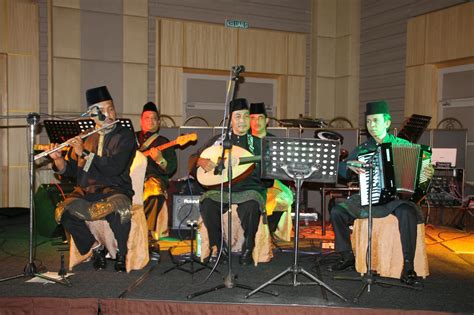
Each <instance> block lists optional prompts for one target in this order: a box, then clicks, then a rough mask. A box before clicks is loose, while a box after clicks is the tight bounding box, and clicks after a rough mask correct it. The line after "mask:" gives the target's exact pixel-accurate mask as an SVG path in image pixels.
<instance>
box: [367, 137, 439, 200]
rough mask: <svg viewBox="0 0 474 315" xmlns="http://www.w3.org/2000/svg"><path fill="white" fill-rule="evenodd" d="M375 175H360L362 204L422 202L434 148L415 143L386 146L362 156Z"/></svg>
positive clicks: (428, 181) (369, 173)
mask: <svg viewBox="0 0 474 315" xmlns="http://www.w3.org/2000/svg"><path fill="white" fill-rule="evenodd" d="M358 160H359V161H361V162H363V163H367V162H370V163H369V164H370V165H371V168H372V172H365V173H362V174H359V184H360V196H361V205H362V206H366V205H368V204H369V195H371V196H372V204H373V205H382V204H385V203H387V202H389V201H390V200H393V199H394V198H400V199H403V200H411V201H413V202H415V203H417V202H418V201H420V200H421V199H422V198H423V196H424V195H425V194H426V192H427V190H428V188H429V184H430V178H428V177H427V176H426V173H425V172H423V171H422V170H423V169H424V168H425V167H426V166H427V165H429V164H430V163H431V148H430V147H428V146H424V145H419V144H412V143H382V144H381V145H380V146H379V147H378V149H377V150H376V151H375V152H368V153H364V154H361V155H359V156H358Z"/></svg>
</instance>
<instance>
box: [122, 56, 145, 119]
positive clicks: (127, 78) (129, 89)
mask: <svg viewBox="0 0 474 315" xmlns="http://www.w3.org/2000/svg"><path fill="white" fill-rule="evenodd" d="M147 80H148V69H147V65H138V64H129V63H124V64H123V113H120V114H141V112H142V107H143V105H144V104H145V103H146V102H147V86H148V81H147Z"/></svg>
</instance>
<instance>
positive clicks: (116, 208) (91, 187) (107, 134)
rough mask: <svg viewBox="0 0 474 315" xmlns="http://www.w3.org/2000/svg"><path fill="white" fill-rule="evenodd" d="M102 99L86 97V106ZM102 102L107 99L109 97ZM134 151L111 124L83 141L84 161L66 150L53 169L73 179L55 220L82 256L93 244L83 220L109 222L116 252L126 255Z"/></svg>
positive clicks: (129, 137) (129, 136) (131, 140)
mask: <svg viewBox="0 0 474 315" xmlns="http://www.w3.org/2000/svg"><path fill="white" fill-rule="evenodd" d="M101 88H105V87H101ZM105 90H106V89H105ZM89 91H91V90H89ZM89 91H88V92H89ZM95 92H97V91H95ZM99 94H100V93H99ZM106 94H107V95H108V92H107V93H106ZM102 97H103V95H102V96H101V95H99V96H97V95H92V96H91V95H88V103H89V105H92V104H95V103H98V102H100V101H103V100H104V99H102ZM97 98H98V99H97ZM106 99H110V100H111V98H110V95H108V98H106ZM135 151H136V142H135V137H134V135H133V132H132V131H131V130H130V129H128V128H125V127H122V126H121V125H120V124H115V125H113V126H111V127H110V129H104V130H102V131H99V132H97V133H95V134H93V135H91V136H89V137H87V139H86V140H85V141H84V152H88V156H87V160H86V159H85V158H84V157H82V156H77V155H76V153H75V152H74V150H73V149H70V150H69V151H68V153H67V155H66V158H65V162H66V164H65V167H64V168H63V169H62V170H55V171H56V172H57V173H58V174H60V175H64V176H67V177H76V178H77V186H76V187H75V189H74V191H73V192H72V193H71V194H70V195H69V196H68V198H66V200H65V201H64V202H63V203H61V204H60V205H58V208H57V209H56V219H57V220H58V221H59V220H60V222H61V223H62V225H63V226H64V228H65V229H66V230H68V231H69V233H71V235H72V237H73V239H74V242H75V244H76V246H77V248H78V250H79V252H80V253H81V254H82V255H85V254H86V253H87V252H88V251H89V250H90V249H91V246H92V245H93V244H94V242H95V241H96V240H95V238H94V236H93V235H92V233H91V232H90V230H89V228H88V227H87V225H86V223H85V221H88V220H99V219H105V220H107V221H108V222H109V224H110V227H111V229H112V231H113V233H114V236H115V238H116V240H117V245H118V251H119V253H120V254H121V255H122V256H125V255H126V253H127V240H128V234H129V232H130V218H131V212H130V211H131V204H132V202H131V201H132V197H133V194H134V192H133V189H132V181H131V178H130V175H129V173H130V166H131V164H132V161H133V158H134V156H135Z"/></svg>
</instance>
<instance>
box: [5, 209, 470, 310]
mask: <svg viewBox="0 0 474 315" xmlns="http://www.w3.org/2000/svg"><path fill="white" fill-rule="evenodd" d="M302 232H303V235H304V236H303V238H302V241H301V251H302V253H301V258H300V265H301V267H303V268H304V269H305V270H307V271H309V272H310V273H312V274H313V275H315V276H317V277H318V279H320V280H321V281H323V282H324V283H325V284H326V285H328V286H329V287H330V288H331V289H334V290H336V291H337V292H339V293H341V294H342V295H343V296H344V297H346V298H347V299H348V300H349V302H344V301H342V300H341V299H340V298H338V297H337V296H335V295H333V294H332V293H330V292H329V291H326V292H323V291H322V290H321V287H320V286H318V285H316V286H314V285H308V286H306V285H305V286H297V287H293V286H285V285H272V286H269V287H267V289H268V290H272V291H277V292H278V293H279V296H278V297H274V296H271V295H267V294H263V293H256V294H255V295H253V296H251V297H250V298H246V297H245V296H246V294H247V293H249V291H248V290H245V289H240V288H232V289H228V288H225V289H221V290H218V291H213V292H210V293H208V294H205V295H202V296H199V297H196V298H194V299H192V300H188V299H187V295H189V294H191V293H194V292H196V291H200V290H202V289H206V288H212V287H213V286H216V285H219V284H222V283H223V280H222V277H223V275H226V274H227V270H228V267H227V265H225V264H221V265H220V266H219V267H218V270H219V271H220V273H215V274H213V275H212V276H211V277H210V278H209V280H208V281H207V282H204V280H205V278H206V276H207V275H208V270H207V269H206V270H202V271H199V272H197V273H195V274H194V276H193V277H192V276H191V275H190V274H188V273H185V272H182V271H179V270H173V271H171V272H169V273H166V274H163V272H164V271H165V270H167V269H168V268H170V267H171V266H173V265H172V262H171V260H170V258H169V256H168V252H167V251H162V260H161V262H160V263H159V264H153V263H150V264H149V265H148V266H146V267H145V268H144V269H143V270H140V271H133V272H131V273H129V274H126V273H116V272H115V271H114V269H113V261H110V262H109V264H108V267H107V269H106V270H102V271H94V270H93V268H92V266H91V264H90V263H83V264H81V265H79V266H78V267H76V268H75V269H74V274H73V275H71V276H70V280H71V283H72V286H71V287H65V286H62V285H59V284H40V283H28V282H26V280H28V278H19V279H14V280H9V281H5V282H0V298H3V299H4V298H14V297H58V298H67V299H77V298H96V299H122V300H130V301H132V300H148V301H172V302H179V303H189V302H193V303H217V304H244V305H245V304H247V305H249V304H264V305H287V306H289V305H304V306H315V307H325V308H327V307H329V308H334V307H344V308H351V309H357V308H363V309H372V310H377V309H392V310H426V311H441V312H462V313H472V312H474V299H473V298H472V297H473V296H474V268H473V266H474V259H473V257H474V255H473V253H474V235H473V233H472V231H460V230H455V229H452V228H447V227H435V226H427V227H426V244H427V250H428V255H429V257H428V259H429V267H430V276H429V277H428V278H427V279H426V280H425V282H424V288H423V290H421V291H414V290H407V289H403V288H397V287H386V286H379V285H375V286H372V288H371V292H370V293H368V292H364V293H363V295H362V297H361V299H360V301H359V302H358V303H357V304H354V303H352V302H351V300H352V297H353V296H354V295H355V294H356V292H357V291H358V290H359V288H360V287H361V285H362V284H361V283H360V282H357V281H340V280H334V279H332V277H333V275H335V274H334V273H330V272H328V271H327V270H326V268H327V265H328V264H329V263H331V262H332V261H333V259H334V258H335V257H334V255H333V254H332V253H331V252H330V251H328V250H321V244H322V243H323V241H324V242H327V241H330V240H331V238H332V233H331V231H329V232H328V235H327V236H326V237H324V238H323V237H322V236H321V233H320V227H319V226H308V227H303V228H302ZM59 240H60V239H50V238H45V237H41V236H37V237H35V244H36V246H35V250H34V253H33V254H34V257H35V258H36V259H35V265H36V266H37V267H38V269H40V270H49V271H52V272H55V273H57V271H58V270H59V267H60V256H61V253H64V254H65V256H66V265H67V256H68V255H67V254H68V252H67V246H64V245H61V244H60V242H59ZM28 242H29V234H28V216H27V215H25V214H23V215H20V216H13V217H8V216H3V215H0V265H1V267H2V268H0V278H7V277H11V276H13V275H17V274H21V273H22V272H23V268H24V266H25V265H26V264H27V262H28V254H29V250H28V247H29V246H28ZM163 245H165V244H163ZM279 245H281V248H282V250H278V249H276V250H275V252H274V254H275V257H274V258H273V260H272V261H271V262H270V263H265V264H259V265H258V266H257V267H254V266H240V265H239V264H238V262H237V261H238V256H234V257H235V259H234V263H233V271H234V273H235V274H236V275H237V276H238V278H237V280H236V281H237V282H238V283H240V284H244V285H248V286H250V287H253V288H256V287H258V286H259V285H261V284H263V283H265V282H266V281H267V280H269V279H271V278H272V277H274V276H275V275H277V274H279V273H280V272H282V271H283V270H285V269H286V268H287V267H289V266H291V265H292V263H293V252H292V246H291V244H288V243H279ZM176 258H179V257H176ZM316 262H319V264H317V263H316ZM337 275H344V276H354V277H357V276H358V274H357V273H356V272H355V271H345V272H340V273H337ZM139 279H142V280H143V281H142V282H141V283H139V284H138V285H137V286H136V287H134V288H133V285H134V284H135V285H136V284H137V282H138V280H139ZM298 280H299V281H306V280H307V279H306V278H305V277H304V276H302V275H299V276H298ZM393 281H395V282H397V281H396V280H393ZM278 283H283V284H289V283H291V277H290V276H289V275H287V276H285V277H283V278H282V279H280V280H279V281H278ZM325 294H326V295H327V300H326V299H325V298H324V296H325ZM1 309H2V306H1V305H0V313H2V312H1Z"/></svg>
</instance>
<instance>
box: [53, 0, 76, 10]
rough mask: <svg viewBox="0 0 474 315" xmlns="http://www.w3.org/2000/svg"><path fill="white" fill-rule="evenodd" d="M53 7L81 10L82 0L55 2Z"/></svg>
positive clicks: (57, 0)
mask: <svg viewBox="0 0 474 315" xmlns="http://www.w3.org/2000/svg"><path fill="white" fill-rule="evenodd" d="M53 6H57V7H65V8H72V9H79V8H80V7H81V4H80V0H53Z"/></svg>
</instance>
